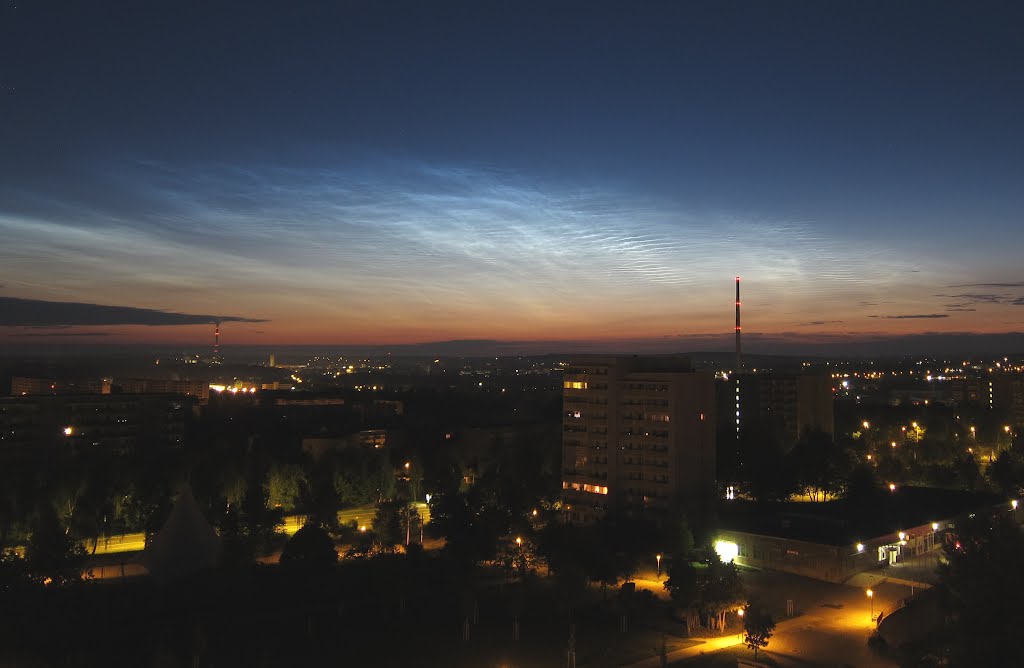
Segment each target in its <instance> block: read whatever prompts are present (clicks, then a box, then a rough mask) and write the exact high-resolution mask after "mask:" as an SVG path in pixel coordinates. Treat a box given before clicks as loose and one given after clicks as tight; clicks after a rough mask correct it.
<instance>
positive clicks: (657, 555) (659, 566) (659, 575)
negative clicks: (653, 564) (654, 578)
mask: <svg viewBox="0 0 1024 668" xmlns="http://www.w3.org/2000/svg"><path fill="white" fill-rule="evenodd" d="M654 558H655V559H657V560H658V577H661V555H660V554H656V555H654Z"/></svg>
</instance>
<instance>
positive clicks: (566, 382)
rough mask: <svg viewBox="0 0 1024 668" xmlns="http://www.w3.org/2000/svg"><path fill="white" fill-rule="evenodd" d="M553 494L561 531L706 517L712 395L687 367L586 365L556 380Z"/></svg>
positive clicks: (616, 361) (686, 363)
mask: <svg viewBox="0 0 1024 668" xmlns="http://www.w3.org/2000/svg"><path fill="white" fill-rule="evenodd" d="M562 397H563V421H562V429H563V434H562V462H563V466H562V470H563V476H562V493H563V501H564V503H565V507H566V513H567V516H568V519H569V520H570V521H575V522H590V521H593V520H595V519H597V518H599V517H601V516H602V515H603V514H604V513H605V512H607V511H609V510H612V511H628V512H639V511H646V512H659V511H660V512H667V511H670V510H674V509H680V510H682V511H684V512H686V513H688V514H690V515H691V516H696V515H697V514H702V513H704V512H706V510H707V508H708V504H709V503H710V501H711V499H713V497H714V493H715V415H714V410H715V388H714V377H713V375H712V374H711V373H703V372H696V371H694V370H693V368H692V366H691V365H690V360H689V358H687V357H682V356H675V355H665V356H661V355H652V356H632V357H596V356H595V357H586V358H580V359H578V360H576V361H574V362H572V363H570V364H569V365H568V366H567V367H566V369H565V373H564V376H563V390H562Z"/></svg>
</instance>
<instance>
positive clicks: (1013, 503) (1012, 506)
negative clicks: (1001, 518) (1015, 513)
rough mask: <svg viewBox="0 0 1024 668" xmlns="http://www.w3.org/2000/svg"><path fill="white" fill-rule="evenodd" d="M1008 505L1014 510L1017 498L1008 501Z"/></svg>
mask: <svg viewBox="0 0 1024 668" xmlns="http://www.w3.org/2000/svg"><path fill="white" fill-rule="evenodd" d="M1010 507H1011V508H1013V509H1014V510H1017V499H1014V500H1013V501H1010Z"/></svg>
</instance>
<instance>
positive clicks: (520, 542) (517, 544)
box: [516, 536, 523, 547]
mask: <svg viewBox="0 0 1024 668" xmlns="http://www.w3.org/2000/svg"><path fill="white" fill-rule="evenodd" d="M516 546H517V547H522V546H523V539H522V538H521V537H519V536H516Z"/></svg>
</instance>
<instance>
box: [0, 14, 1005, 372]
mask: <svg viewBox="0 0 1024 668" xmlns="http://www.w3.org/2000/svg"><path fill="white" fill-rule="evenodd" d="M175 8H176V9H175V10H173V11H172V8H171V6H170V5H168V6H166V7H163V8H162V9H159V10H154V9H152V8H150V9H147V10H143V9H138V8H131V9H130V8H125V7H117V6H114V5H111V6H104V7H99V8H94V7H89V8H78V7H67V8H61V10H60V11H54V10H53V9H52V8H50V9H47V8H41V7H24V6H15V5H13V4H10V5H8V6H5V7H4V8H3V9H2V12H3V15H2V20H0V24H2V25H3V26H4V27H3V28H0V31H2V34H3V38H4V40H3V41H4V44H6V46H5V47H0V48H4V50H5V56H7V57H5V59H4V60H5V62H6V63H7V64H6V65H5V66H4V69H3V70H0V96H2V98H0V121H2V122H0V146H2V147H4V150H0V237H2V238H3V240H4V242H3V244H2V245H0V306H2V308H0V342H4V343H6V344H17V343H23V342H24V341H25V340H26V339H31V340H33V341H36V342H42V341H53V342H66V341H68V340H74V341H75V343H76V344H85V343H90V342H96V343H110V344H126V343H143V344H157V343H159V344H175V345H182V346H197V347H198V346H204V345H207V343H208V342H209V341H210V340H211V337H212V322H213V320H215V319H220V320H222V321H223V322H224V323H226V324H227V323H230V327H227V326H225V337H224V343H225V344H226V345H229V344H245V345H268V346H270V345H302V344H321V345H370V344H373V345H406V344H416V343H424V342H433V341H451V340H481V339H483V340H496V341H507V342H522V343H523V344H524V345H526V344H529V345H532V346H534V347H537V346H541V347H543V346H545V345H548V343H550V345H551V346H552V347H557V346H558V345H562V344H564V345H583V346H586V345H589V346H590V347H592V348H594V349H622V348H623V347H627V348H629V349H637V350H652V349H658V348H659V347H661V346H663V345H665V344H667V345H668V346H669V347H671V346H673V345H675V344H676V342H678V343H679V345H680V346H683V347H686V348H688V349H702V348H704V349H706V348H707V347H708V346H710V347H714V348H716V349H720V350H727V349H729V348H730V347H731V335H732V318H733V312H732V298H731V290H732V281H733V277H734V276H735V275H740V276H742V277H743V278H744V284H743V297H744V305H743V317H744V324H745V331H744V334H745V339H744V344H745V348H746V350H748V351H749V352H751V353H758V352H762V351H764V352H769V351H770V352H776V351H777V350H778V349H780V348H786V346H791V347H792V349H793V350H796V349H799V348H800V347H801V346H804V345H809V346H822V345H824V346H829V345H833V344H850V345H879V346H882V347H883V348H884V347H885V345H889V346H890V347H892V346H897V347H898V344H899V342H901V341H907V342H912V341H919V340H922V337H923V340H930V341H932V342H935V341H939V340H943V341H944V340H947V339H948V340H950V341H952V343H950V347H951V349H952V350H956V351H957V352H960V351H964V348H963V347H954V346H955V345H956V346H958V345H960V343H955V342H962V341H963V340H964V339H963V336H962V335H965V334H980V335H987V337H988V338H985V337H982V338H980V339H979V341H1000V344H1001V345H1005V344H1006V343H1007V342H1008V343H1010V344H1011V345H1012V344H1014V343H1016V345H1017V347H1018V348H1020V342H1021V341H1024V335H1022V334H1020V332H1024V308H1022V307H1024V275H1022V274H1021V272H1020V269H1019V258H1018V254H1019V251H1018V249H1019V248H1020V246H1021V242H1024V230H1022V228H1021V226H1020V225H1019V221H1018V220H1017V219H1018V218H1019V212H1020V210H1021V208H1022V207H1021V205H1022V204H1024V195H1022V194H1021V189H1020V187H1019V184H1020V182H1021V179H1020V177H1021V162H1020V158H1019V156H1020V155H1021V149H1022V148H1024V129H1022V127H1021V126H1020V124H1019V122H1018V121H1017V119H1016V112H1017V110H1018V109H1020V108H1021V103H1022V102H1024V92H1022V91H1024V85H1021V84H1024V81H1021V79H1022V74H1021V72H1020V70H1019V67H1017V64H1019V63H1020V62H1022V61H1024V46H1022V45H1021V44H1020V42H1019V40H1017V39H1016V36H1015V34H1014V32H1013V26H1014V25H1015V24H1016V22H1015V21H1013V20H1011V19H1012V18H1013V17H1014V16H1018V17H1019V16H1020V13H1021V10H1020V9H1019V8H1018V7H1016V6H1014V5H1012V4H1009V3H1007V4H1004V3H981V4H978V5H971V6H970V7H968V6H962V5H958V4H954V3H948V4H947V3H901V4H900V6H898V7H893V6H889V5H888V4H886V3H878V4H872V3H859V4H858V5H857V6H855V7H854V6H845V7H827V8H825V7H820V6H815V5H814V4H812V3H793V4H787V5H768V4H765V5H754V4H744V3H737V4H730V3H714V4H710V3H709V4H701V3H692V4H689V3H688V4H685V5H682V4H675V3H672V4H668V3H665V4H660V3H651V4H648V5H644V6H641V7H630V8H629V10H628V11H627V9H626V7H625V6H624V5H618V4H613V3H588V4H586V5H575V4H565V5H559V6H558V7H554V8H552V7H547V6H544V5H539V4H538V5H529V4H526V5H519V4H517V5H516V6H515V7H514V8H513V7H511V6H509V7H501V6H490V7H482V6H478V5H473V4H465V5H462V4H453V5H445V6H443V7H440V6H426V5H422V4H421V5H414V4H401V5H386V4H380V5H377V4H374V5H372V6H370V5H365V6H364V5H362V4H357V3H348V4H344V5H338V6H334V7H330V8H324V7H314V6H298V7H295V8H291V9H289V10H284V9H280V8H274V7H273V6H272V5H269V4H267V5H262V4H259V3H257V4H256V5H254V6H253V8H252V10H251V11H247V12H246V13H244V14H243V13H240V12H237V10H236V11H232V10H231V9H229V8H227V9H224V8H222V9H215V8H207V7H203V8H202V12H200V10H199V6H198V5H197V6H195V7H192V6H184V7H178V6H177V5H175ZM189 10H191V11H189ZM99 307H103V308H99ZM748 332H749V335H748ZM993 337H994V338H993ZM719 341H720V342H721V343H720V345H719V343H718V342H719ZM759 345H760V346H761V347H760V348H759ZM772 346H775V347H774V348H773V347H772ZM907 348H908V351H912V350H914V344H913V343H907Z"/></svg>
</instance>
